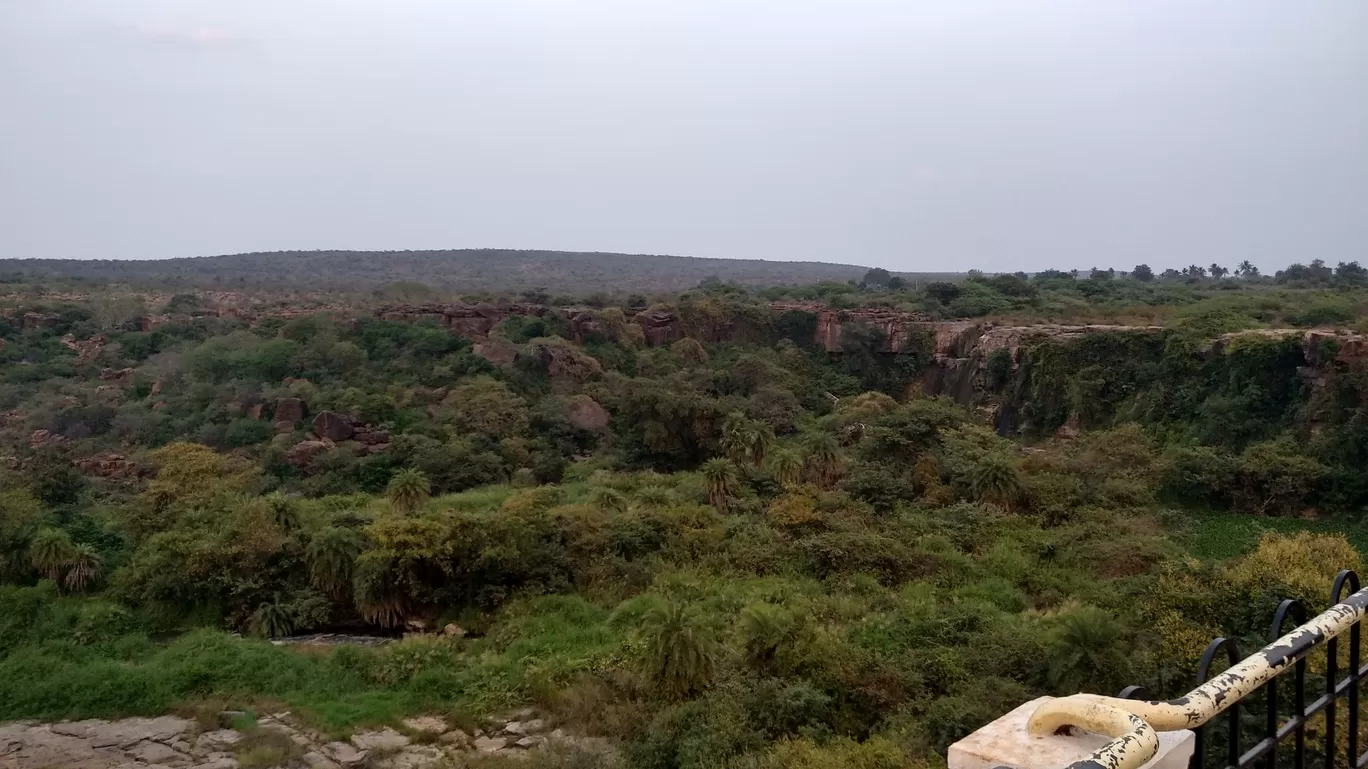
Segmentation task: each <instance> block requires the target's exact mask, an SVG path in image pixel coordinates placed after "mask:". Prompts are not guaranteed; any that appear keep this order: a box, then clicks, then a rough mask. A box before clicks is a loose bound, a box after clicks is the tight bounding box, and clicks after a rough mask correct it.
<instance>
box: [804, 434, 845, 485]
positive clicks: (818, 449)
mask: <svg viewBox="0 0 1368 769" xmlns="http://www.w3.org/2000/svg"><path fill="white" fill-rule="evenodd" d="M806 448H807V460H806V462H805V463H804V464H806V465H807V468H808V472H809V474H811V475H812V477H813V479H814V480H815V481H816V482H817V485H819V486H821V487H822V488H824V489H829V488H831V487H832V486H835V485H836V482H837V481H839V480H840V479H841V474H842V466H841V445H840V444H839V443H837V442H836V438H835V437H834V436H832V435H831V434H830V433H813V434H812V435H810V436H808V439H807V441H806Z"/></svg>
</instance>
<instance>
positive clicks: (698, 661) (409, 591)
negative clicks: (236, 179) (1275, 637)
mask: <svg viewBox="0 0 1368 769" xmlns="http://www.w3.org/2000/svg"><path fill="white" fill-rule="evenodd" d="M1317 270H1321V271H1317ZM1324 270H1328V274H1327V273H1325V272H1324ZM1216 272H1219V270H1210V269H1209V268H1203V269H1202V272H1201V274H1198V273H1196V272H1192V271H1189V273H1188V274H1187V275H1178V276H1177V277H1175V276H1173V275H1168V276H1165V275H1163V274H1159V275H1156V274H1154V273H1153V271H1145V270H1139V269H1137V270H1134V271H1132V276H1131V277H1123V276H1120V275H1117V274H1115V273H1111V274H1107V273H1105V272H1104V271H1094V274H1093V275H1092V276H1090V277H1088V278H1081V279H1080V278H1077V277H1074V276H1071V275H1066V274H1063V273H1045V274H1041V275H1037V276H1029V277H1028V276H993V277H988V276H980V275H972V276H970V277H968V278H967V279H965V280H962V281H959V282H949V281H934V282H931V283H924V282H921V281H916V280H909V279H907V278H905V277H902V276H894V275H890V274H887V273H882V272H880V271H871V272H870V274H869V275H867V276H865V278H864V280H863V282H862V283H827V284H817V285H810V286H772V287H769V288H765V289H761V290H751V289H745V288H742V287H739V286H735V285H724V284H715V283H710V284H708V285H706V286H703V287H700V288H698V289H695V290H691V291H688V292H685V293H684V294H681V295H678V296H657V297H655V298H654V299H653V300H651V301H652V304H651V305H650V306H651V307H652V308H653V309H655V310H656V311H658V312H660V313H662V316H666V317H669V318H670V319H671V323H672V324H674V325H672V326H671V329H670V335H669V336H668V338H664V339H663V341H662V339H661V338H659V337H658V338H656V339H654V340H652V339H650V338H648V336H647V331H648V330H649V329H648V328H647V326H648V325H649V324H640V323H638V322H636V321H634V320H633V317H634V316H635V310H634V309H633V308H636V307H640V306H645V305H646V303H645V302H642V303H640V304H637V303H631V304H630V306H629V303H627V302H625V301H624V302H623V303H622V305H621V306H614V305H612V304H607V305H605V306H600V307H593V306H592V305H591V304H588V303H586V304H585V305H584V306H580V307H577V309H575V310H573V311H571V312H570V313H568V314H563V313H559V312H555V313H551V312H547V313H543V314H541V315H518V314H513V315H508V316H506V317H504V316H499V317H491V318H490V322H489V325H490V326H491V328H489V329H488V330H487V331H480V332H479V333H473V332H471V333H469V334H467V335H466V336H462V335H461V333H458V332H460V329H457V330H456V331H453V328H449V327H443V326H441V325H438V323H437V322H436V321H435V320H424V319H422V318H417V317H412V318H406V319H404V320H398V319H383V318H379V317H374V316H372V315H371V314H369V313H364V312H361V313H353V314H348V313H345V312H342V311H339V310H337V309H333V310H330V311H317V312H310V311H297V310H296V311H291V312H281V313H275V314H273V313H272V312H270V311H268V310H269V308H270V305H271V303H272V302H276V301H279V302H285V301H286V299H284V298H281V297H276V298H274V299H270V298H265V297H263V298H261V301H260V304H258V305H257V306H256V310H257V311H255V312H253V313H251V317H252V319H250V320H248V319H244V318H242V317H238V316H237V315H235V314H233V313H231V312H227V311H225V306H223V305H221V304H216V303H220V302H222V301H223V300H222V298H221V297H220V298H216V297H215V295H211V294H192V293H185V294H178V295H175V296H171V297H165V296H156V295H139V296H138V298H137V299H136V301H128V300H129V299H130V298H131V294H130V293H129V292H128V290H127V289H125V288H120V287H113V288H109V289H107V290H102V291H95V292H93V293H92V294H90V295H83V296H74V295H73V296H66V297H61V298H54V297H51V296H48V295H46V294H43V292H41V291H39V290H38V289H36V288H34V287H33V286H31V285H30V284H27V283H25V284H23V285H22V286H20V285H14V286H11V288H12V289H13V290H12V291H11V292H10V300H11V301H9V302H8V306H7V307H6V308H5V310H4V313H3V316H0V340H3V342H4V344H3V346H0V719H19V718H34V719H58V718H80V717H113V716H119V715H125V714H157V713H164V712H168V711H170V710H173V709H187V708H188V709H193V708H195V707H196V706H197V705H200V704H203V703H228V704H231V705H233V706H234V707H237V708H242V709H249V708H252V707H253V706H255V705H259V704H266V703H270V704H276V703H283V704H284V705H285V706H287V707H289V708H290V709H291V710H292V711H293V712H295V713H296V714H298V715H299V716H300V717H301V718H304V719H307V720H310V721H312V722H313V723H314V724H316V725H317V726H318V727H320V728H321V729H324V730H326V731H327V732H329V733H332V734H337V735H341V734H345V733H346V732H347V731H349V730H351V729H354V728H357V727H361V726H369V725H377V724H383V723H393V722H395V721H397V720H398V719H401V718H403V717H406V716H409V715H415V714H420V713H429V712H434V713H442V714H445V715H448V716H450V717H451V718H452V720H453V722H457V723H466V722H469V721H470V720H471V719H474V718H478V717H480V716H482V715H485V714H490V713H495V712H506V711H507V710H508V709H511V708H516V707H521V706H526V705H535V706H537V707H538V708H540V709H541V710H543V711H544V712H545V713H547V714H548V715H550V716H551V717H552V718H553V719H555V720H556V721H557V722H558V723H561V724H564V725H565V726H566V728H567V729H570V730H572V731H575V732H579V733H586V734H594V735H601V736H606V737H609V738H611V739H612V740H613V741H614V742H615V743H617V744H618V745H619V747H620V749H621V755H622V757H623V759H624V761H625V762H626V764H627V765H628V766H630V767H634V768H635V767H641V768H642V769H694V768H700V769H701V768H702V767H728V768H730V769H751V768H755V767H780V766H783V767H790V766H798V767H911V766H916V767H923V766H925V767H934V766H938V765H939V764H940V762H941V761H942V758H941V757H942V756H943V755H944V750H945V748H946V746H947V745H949V744H950V743H951V742H953V741H954V740H956V739H958V738H959V737H961V736H963V735H964V734H967V733H968V732H970V731H972V730H973V729H975V728H976V727H978V726H980V725H981V724H983V723H984V722H986V721H988V720H991V719H993V718H995V717H997V716H998V715H1000V714H1001V713H1003V712H1005V711H1006V710H1008V709H1011V708H1012V707H1015V706H1016V705H1018V704H1020V703H1021V702H1022V701H1024V700H1026V699H1028V698H1030V697H1033V696H1037V695H1040V694H1044V693H1069V692H1073V691H1077V690H1085V691H1096V692H1108V693H1110V692H1114V691H1115V690H1116V689H1119V688H1120V687H1121V686H1123V685H1126V684H1129V683H1143V684H1146V685H1147V686H1149V687H1150V688H1151V690H1153V691H1156V692H1160V693H1164V694H1169V693H1176V692H1177V691H1178V690H1182V689H1186V688H1187V686H1188V684H1189V682H1190V680H1191V676H1192V674H1193V668H1194V665H1195V662H1196V659H1197V657H1198V656H1199V655H1200V653H1201V651H1202V649H1203V648H1204V647H1205V645H1206V643H1207V641H1208V640H1209V639H1210V638H1211V637H1213V636H1215V635H1225V636H1227V637H1233V638H1237V639H1239V640H1240V643H1241V648H1254V647H1257V646H1260V645H1262V644H1263V643H1264V642H1265V641H1266V639H1265V638H1264V635H1265V634H1266V632H1267V625H1268V620H1269V617H1270V615H1271V612H1272V609H1273V607H1274V606H1276V602H1277V600H1278V599H1280V598H1282V597H1284V596H1297V597H1300V598H1302V599H1303V600H1305V601H1307V602H1308V603H1309V604H1310V605H1311V606H1312V607H1313V608H1315V607H1320V606H1323V605H1324V603H1325V601H1326V599H1327V597H1328V596H1327V594H1328V590H1329V585H1330V580H1331V579H1332V578H1333V576H1334V574H1335V572H1336V571H1338V569H1340V568H1345V567H1348V568H1358V567H1360V566H1361V560H1362V556H1361V555H1360V552H1361V548H1362V547H1363V546H1364V545H1365V544H1368V534H1366V533H1365V531H1364V529H1363V526H1362V524H1361V522H1360V521H1359V513H1360V512H1361V510H1362V509H1363V508H1364V506H1365V504H1368V482H1365V481H1364V480H1362V479H1361V475H1362V473H1361V470H1362V468H1363V467H1364V463H1365V461H1368V456H1365V454H1364V452H1365V451H1368V449H1365V447H1368V434H1366V433H1365V429H1368V428H1366V427H1365V419H1364V408H1365V405H1364V404H1365V403H1368V396H1366V395H1365V393H1366V392H1368V391H1366V390H1365V384H1366V383H1368V379H1365V376H1364V374H1365V372H1364V368H1363V367H1364V366H1365V365H1368V356H1365V355H1361V354H1360V353H1362V352H1363V347H1362V340H1361V339H1360V338H1358V337H1356V336H1353V335H1351V334H1348V333H1345V334H1339V335H1336V334H1334V333H1331V332H1323V333H1319V334H1318V335H1311V336H1308V335H1305V334H1304V333H1302V332H1300V331H1294V330H1288V329H1281V330H1280V329H1278V328H1276V327H1281V326H1283V325H1285V324H1303V325H1306V324H1309V323H1320V322H1324V320H1325V319H1326V318H1332V319H1334V322H1336V323H1342V324H1345V325H1348V326H1354V327H1357V326H1358V325H1359V324H1361V323H1362V320H1361V319H1360V309H1359V308H1360V307H1362V306H1364V295H1363V294H1362V293H1361V292H1363V291H1364V289H1363V288H1362V287H1361V284H1360V283H1356V282H1355V280H1357V278H1356V276H1357V275H1358V273H1357V272H1355V271H1354V270H1353V269H1351V268H1350V267H1349V266H1348V265H1342V266H1341V267H1340V268H1339V269H1330V268H1325V267H1324V265H1319V266H1317V265H1315V264H1313V265H1312V267H1308V268H1303V269H1302V270H1300V271H1298V270H1296V269H1291V268H1290V269H1289V270H1287V271H1284V272H1283V273H1280V274H1279V275H1278V276H1275V277H1272V278H1267V279H1265V278H1260V277H1257V276H1255V275H1252V274H1249V271H1248V270H1247V269H1241V270H1239V272H1240V273H1241V275H1240V276H1239V277H1234V278H1232V277H1227V276H1225V275H1218V276H1217V277H1215V278H1213V277H1211V276H1212V275H1213V274H1214V273H1216ZM91 274H95V273H91ZM405 290H406V291H411V292H416V293H422V292H420V291H418V290H417V289H416V288H414V287H409V288H408V289H405ZM524 298H525V297H524ZM310 301H312V300H310ZM596 301H597V300H596ZM773 301H779V302H782V303H784V304H783V306H781V307H779V308H775V307H773V306H771V305H770V303H771V302H773ZM815 301H820V302H823V303H825V305H826V307H828V308H832V309H836V310H838V311H840V310H843V309H851V308H857V307H858V308H863V309H865V310H871V309H883V310H887V309H900V310H904V311H916V312H918V313H921V315H920V316H918V317H927V318H934V319H953V320H963V319H964V318H966V317H980V316H983V315H985V314H986V315H988V316H990V317H993V318H995V319H996V320H997V321H998V322H1000V323H1007V322H1018V321H1032V320H1041V321H1043V320H1065V319H1073V320H1079V319H1083V320H1112V321H1116V320H1126V319H1130V320H1144V321H1145V322H1146V323H1150V322H1153V323H1155V324H1156V325H1157V326H1159V327H1156V328H1146V329H1133V328H1130V329H1101V330H1098V329H1093V330H1090V331H1087V332H1070V333H1068V334H1060V333H1049V329H1046V328H1043V329H1036V330H1031V329H1026V330H1015V331H1013V332H1012V334H1013V335H1012V336H1010V337H1001V338H1010V339H1013V340H1017V341H1014V342H1012V343H1011V344H1010V345H1006V346H1003V345H999V346H997V347H994V348H993V349H992V350H991V351H985V350H978V351H964V350H957V348H956V349H950V348H951V347H953V345H947V343H946V342H944V340H943V339H942V340H939V341H938V339H937V337H938V336H941V335H938V334H937V333H936V332H937V331H944V330H945V329H947V328H950V329H952V330H953V329H961V330H962V329H963V328H967V327H968V324H958V325H955V326H953V327H947V326H942V327H937V328H931V327H928V326H924V325H922V326H917V325H915V324H911V325H909V324H908V323H903V324H902V325H897V324H889V323H884V324H883V325H880V324H879V323H875V322H865V321H862V320H861V318H869V317H872V316H871V315H870V314H869V313H868V312H866V313H864V314H861V313H856V312H848V313H846V314H845V315H844V316H841V315H837V316H836V317H837V320H838V322H839V323H840V328H839V329H836V330H837V331H839V340H840V345H841V352H840V353H839V354H835V353H831V352H828V351H827V349H825V347H824V345H823V340H819V339H818V338H817V332H818V328H819V326H818V320H819V319H818V315H817V309H818V308H817V307H815V306H810V305H805V304H801V302H815ZM600 304H602V303H600ZM263 308H266V309H263ZM624 308H626V309H624ZM307 309H308V308H306V310H307ZM581 315H582V316H583V317H580V316H581ZM150 317H155V318H156V319H157V320H156V322H155V323H154V322H152V321H151V320H149V319H148V318H150ZM481 317H484V316H481ZM823 317H825V318H828V319H830V317H831V315H830V314H828V315H824V316H823ZM648 320H649V319H648ZM572 321H573V323H572ZM824 322H826V321H824ZM900 322H901V321H900ZM830 331H831V327H830V326H828V333H830ZM1251 331H1252V333H1250V332H1251ZM956 333H958V332H956ZM891 334H897V335H900V336H899V338H896V339H889V335H891ZM975 338H977V337H975ZM826 341H828V342H829V341H830V336H828V337H827V338H826ZM648 342H650V343H649V344H648ZM893 343H896V345H897V348H898V350H899V352H898V353H897V354H894V353H891V352H888V351H887V350H888V349H889V347H890V346H891V345H892V344H893ZM954 344H959V343H958V342H955V343H954ZM1356 345H1357V346H1356ZM951 353H954V354H953V355H952V354H951ZM957 356H968V357H957ZM975 356H977V357H975ZM946 358H956V362H954V363H953V366H955V367H957V368H955V369H954V370H956V371H968V372H969V373H970V374H972V375H973V376H972V377H968V378H966V379H965V380H964V382H966V383H967V386H966V387H963V388H957V389H955V390H954V394H955V395H956V396H957V397H958V398H959V400H960V402H955V401H954V400H952V399H951V398H949V397H935V396H934V395H933V393H934V392H942V391H947V392H948V391H950V389H949V388H943V389H937V388H936V387H934V386H932V384H931V383H932V382H934V381H936V377H937V376H938V375H939V374H940V373H943V372H944V371H945V370H947V369H945V368H943V367H947V366H950V365H951V364H950V363H947V362H946V360H945V359H946ZM1061 428H1064V429H1063V430H1061ZM448 625H456V626H459V628H460V632H452V633H451V634H445V633H441V632H437V633H410V637H408V638H405V639H404V640H400V641H396V642H394V643H390V644H387V645H383V646H378V647H374V648H370V647H351V646H343V647H328V648H323V647H318V646H309V645H303V646H297V645H275V644H272V643H270V642H269V640H268V639H277V640H278V639H279V638H281V637H283V636H289V635H294V634H302V633H309V632H314V631H324V630H345V631H347V632H353V633H367V634H388V635H395V636H397V635H399V634H402V633H404V632H406V631H411V630H415V629H418V628H429V629H440V628H445V627H446V626H448ZM1251 712H1252V713H1254V714H1255V715H1258V714H1257V712H1256V710H1255V709H1254V708H1251ZM248 732H249V738H248V739H246V740H244V742H243V744H241V745H239V746H238V758H239V760H240V762H241V763H242V764H243V765H244V766H254V765H259V766H269V765H274V764H277V763H280V762H281V761H285V760H289V759H291V758H292V756H293V754H292V753H291V751H293V750H294V748H293V746H292V744H286V743H287V742H288V741H285V742H282V741H281V740H280V739H279V735H278V734H275V733H272V732H270V731H269V730H268V729H257V730H250V729H249V730H248ZM547 761H548V763H547V765H548V766H552V765H554V766H573V765H577V764H575V759H574V758H573V757H565V756H560V757H548V758H547ZM556 762H560V763H556Z"/></svg>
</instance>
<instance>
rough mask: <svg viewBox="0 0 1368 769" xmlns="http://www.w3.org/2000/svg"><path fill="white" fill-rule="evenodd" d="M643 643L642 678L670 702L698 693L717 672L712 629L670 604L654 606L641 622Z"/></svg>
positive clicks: (693, 615) (676, 605)
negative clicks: (644, 645)
mask: <svg viewBox="0 0 1368 769" xmlns="http://www.w3.org/2000/svg"><path fill="white" fill-rule="evenodd" d="M641 633H642V636H643V638H644V639H645V641H646V649H645V654H644V657H643V659H642V674H643V675H644V677H645V678H646V680H647V681H649V682H650V683H651V684H652V685H653V686H654V687H655V688H656V690H657V691H659V692H660V693H662V694H664V695H665V696H666V697H669V698H672V699H683V698H684V697H687V696H689V695H690V694H693V693H694V692H697V691H700V690H702V689H704V688H706V687H707V686H708V684H710V683H712V679H713V675H714V674H715V673H716V670H717V656H718V643H717V638H716V635H715V634H714V633H713V631H712V629H711V628H709V627H707V626H706V625H704V624H703V623H701V622H700V621H699V620H698V618H697V616H696V615H695V614H694V613H692V612H689V611H686V610H685V608H684V607H683V606H681V605H680V604H676V603H673V602H667V603H663V604H661V605H659V606H656V607H655V608H654V609H652V610H651V611H650V612H648V613H647V614H646V616H645V617H643V618H642V627H641Z"/></svg>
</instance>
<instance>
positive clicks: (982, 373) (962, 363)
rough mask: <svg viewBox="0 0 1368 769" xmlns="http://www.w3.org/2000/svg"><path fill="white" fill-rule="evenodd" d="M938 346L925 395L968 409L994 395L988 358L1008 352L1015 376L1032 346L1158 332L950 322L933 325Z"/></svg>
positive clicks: (1153, 329)
mask: <svg viewBox="0 0 1368 769" xmlns="http://www.w3.org/2000/svg"><path fill="white" fill-rule="evenodd" d="M926 325H928V326H930V328H931V330H932V337H933V338H934V340H935V349H934V351H933V359H932V360H933V362H932V364H931V366H929V367H928V368H927V370H926V371H925V372H924V373H923V374H922V378H921V380H920V381H919V382H918V383H917V387H918V389H919V390H920V391H921V392H922V393H924V394H926V395H948V396H950V397H952V398H954V399H955V400H956V401H958V402H960V403H964V404H972V403H974V402H975V401H976V400H978V399H979V398H980V397H981V396H982V395H983V394H984V393H986V392H987V391H988V389H989V387H988V357H989V356H990V355H992V354H993V353H994V352H997V351H998V350H1004V351H1006V352H1007V354H1008V355H1009V356H1010V358H1011V361H1012V370H1013V371H1016V370H1017V369H1019V368H1020V366H1021V364H1022V362H1023V361H1022V354H1023V353H1022V351H1023V349H1025V347H1026V346H1027V345H1028V344H1030V343H1031V342H1033V341H1037V340H1046V339H1048V340H1051V341H1061V342H1062V341H1069V340H1073V339H1080V338H1082V337H1085V336H1088V335H1090V334H1103V333H1114V332H1120V333H1133V334H1153V333H1158V332H1160V331H1162V330H1163V329H1162V327H1159V326H1107V325H1086V326H1065V325H1057V324H1041V325H1036V326H1007V325H997V324H994V323H991V322H986V321H947V322H941V323H929V324H926Z"/></svg>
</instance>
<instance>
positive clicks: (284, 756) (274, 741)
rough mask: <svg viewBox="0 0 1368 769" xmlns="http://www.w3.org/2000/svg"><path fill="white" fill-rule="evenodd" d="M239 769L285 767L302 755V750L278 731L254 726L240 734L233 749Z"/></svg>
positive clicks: (288, 736)
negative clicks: (240, 736)
mask: <svg viewBox="0 0 1368 769" xmlns="http://www.w3.org/2000/svg"><path fill="white" fill-rule="evenodd" d="M233 754H234V755H235V756H236V757H237V760H238V766H239V767H241V769H267V767H273V766H286V765H288V764H290V763H291V762H292V761H294V760H295V759H298V758H300V757H301V756H303V755H304V749H303V748H301V747H300V746H299V745H297V744H295V741H294V740H292V739H290V735H288V734H286V733H285V732H282V731H280V730H279V729H272V728H270V727H258V726H254V727H252V728H250V729H247V730H246V731H244V732H243V733H242V739H240V740H238V743H237V745H235V746H234V748H233Z"/></svg>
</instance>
